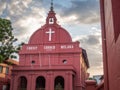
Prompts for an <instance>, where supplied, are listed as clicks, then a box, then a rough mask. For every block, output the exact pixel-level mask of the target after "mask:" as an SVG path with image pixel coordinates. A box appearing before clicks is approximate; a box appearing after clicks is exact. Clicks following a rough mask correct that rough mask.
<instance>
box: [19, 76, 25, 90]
mask: <svg viewBox="0 0 120 90" xmlns="http://www.w3.org/2000/svg"><path fill="white" fill-rule="evenodd" d="M19 84H20V85H19V90H27V79H26V77H24V76H22V77H20V82H19Z"/></svg>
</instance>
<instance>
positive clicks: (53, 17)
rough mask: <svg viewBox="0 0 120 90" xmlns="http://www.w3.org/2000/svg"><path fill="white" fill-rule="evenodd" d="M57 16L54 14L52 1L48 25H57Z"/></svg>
mask: <svg viewBox="0 0 120 90" xmlns="http://www.w3.org/2000/svg"><path fill="white" fill-rule="evenodd" d="M55 14H56V13H55V12H54V8H53V0H51V7H50V11H49V13H48V16H47V19H46V24H49V25H52V24H56V22H57V19H56V16H55Z"/></svg>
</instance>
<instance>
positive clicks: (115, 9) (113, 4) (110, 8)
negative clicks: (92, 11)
mask: <svg viewBox="0 0 120 90" xmlns="http://www.w3.org/2000/svg"><path fill="white" fill-rule="evenodd" d="M100 3H101V21H102V41H103V62H104V81H105V85H104V87H105V88H104V90H120V70H119V69H120V1H119V0H100Z"/></svg>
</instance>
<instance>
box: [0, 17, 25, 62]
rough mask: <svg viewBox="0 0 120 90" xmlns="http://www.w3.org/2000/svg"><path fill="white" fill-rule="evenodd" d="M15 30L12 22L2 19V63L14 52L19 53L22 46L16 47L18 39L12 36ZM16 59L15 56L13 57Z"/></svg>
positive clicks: (0, 38)
mask: <svg viewBox="0 0 120 90" xmlns="http://www.w3.org/2000/svg"><path fill="white" fill-rule="evenodd" d="M12 31H13V28H12V25H11V21H10V20H7V19H2V18H0V63H1V62H4V61H5V60H7V59H8V58H9V57H10V55H11V54H12V53H14V52H16V53H17V52H18V51H19V49H20V47H21V45H22V44H23V43H22V44H20V45H18V46H15V45H14V42H16V41H17V39H16V38H15V37H14V36H13V34H12ZM11 57H12V58H16V57H15V56H11Z"/></svg>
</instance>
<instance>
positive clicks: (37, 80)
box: [10, 3, 89, 90]
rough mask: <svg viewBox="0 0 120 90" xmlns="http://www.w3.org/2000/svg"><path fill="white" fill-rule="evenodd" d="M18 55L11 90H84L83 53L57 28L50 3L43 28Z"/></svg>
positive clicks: (84, 61) (85, 68) (85, 59)
mask: <svg viewBox="0 0 120 90" xmlns="http://www.w3.org/2000/svg"><path fill="white" fill-rule="evenodd" d="M19 55H20V62H19V66H15V67H14V68H13V70H12V80H11V87H10V90H85V79H86V78H87V69H88V68H89V63H88V59H87V54H86V51H85V50H84V49H82V48H81V47H79V42H72V38H71V36H70V35H69V33H68V32H67V31H66V30H65V29H64V28H62V27H61V26H60V25H58V24H57V19H56V16H55V12H54V10H53V3H51V8H50V11H49V13H48V16H47V18H46V24H45V25H43V26H42V27H41V28H39V29H38V30H37V31H36V32H34V33H33V35H32V36H31V38H30V40H29V42H28V44H25V45H23V47H22V49H21V50H20V52H19Z"/></svg>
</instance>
